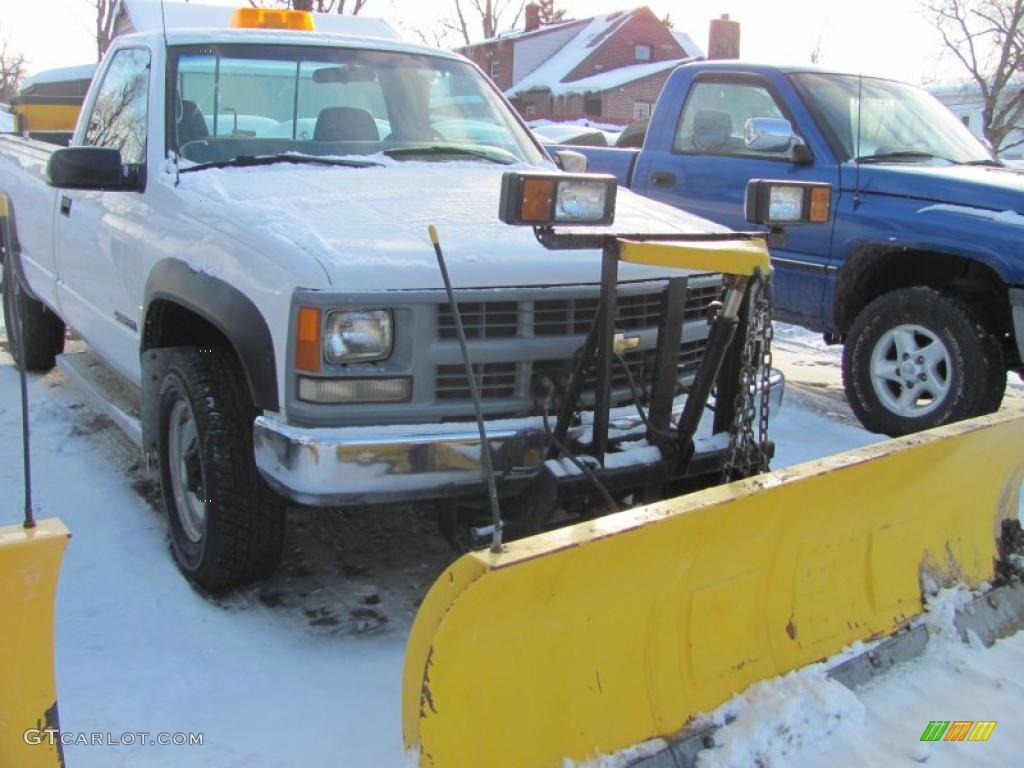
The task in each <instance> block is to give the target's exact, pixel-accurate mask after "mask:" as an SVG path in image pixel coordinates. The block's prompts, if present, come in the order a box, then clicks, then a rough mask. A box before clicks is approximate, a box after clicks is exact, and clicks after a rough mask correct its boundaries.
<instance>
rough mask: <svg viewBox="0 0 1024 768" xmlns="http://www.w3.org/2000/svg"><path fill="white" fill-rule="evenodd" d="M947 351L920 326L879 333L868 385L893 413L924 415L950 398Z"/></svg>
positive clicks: (950, 386)
mask: <svg viewBox="0 0 1024 768" xmlns="http://www.w3.org/2000/svg"><path fill="white" fill-rule="evenodd" d="M952 375H953V366H952V361H951V359H950V354H949V350H948V349H947V348H946V345H945V344H944V343H943V342H942V340H941V339H940V338H939V337H938V336H937V335H935V334H934V333H933V332H932V331H930V330H929V329H927V328H925V327H924V326H922V325H899V326H896V327H895V328H892V329H890V330H888V331H886V332H885V333H884V334H882V337H881V338H880V339H879V340H878V342H877V343H876V344H875V348H874V350H873V351H872V353H871V384H872V386H873V387H874V390H875V394H876V395H878V399H879V400H881V401H882V403H884V404H885V407H886V408H888V409H889V410H890V411H892V412H893V413H895V414H897V415H899V416H904V417H908V418H915V417H918V416H927V415H928V414H929V413H931V412H932V411H934V410H935V409H936V408H938V407H939V406H940V405H941V404H942V403H943V401H944V400H945V399H946V397H947V396H948V395H949V392H950V389H951V388H952V385H953V381H952Z"/></svg>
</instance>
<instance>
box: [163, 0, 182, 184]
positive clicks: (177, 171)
mask: <svg viewBox="0 0 1024 768" xmlns="http://www.w3.org/2000/svg"><path fill="white" fill-rule="evenodd" d="M160 27H161V29H162V31H163V33H164V56H166V55H167V53H168V52H169V51H170V50H171V45H170V43H168V42H167V14H166V13H164V0H160ZM174 103H175V105H177V103H178V100H177V98H175V100H174ZM174 118H175V119H174V122H173V123H171V125H173V126H174V128H173V130H174V141H173V142H172V143H171V147H172V148H173V149H174V186H178V185H179V184H181V169H180V167H179V162H178V161H179V155H178V119H177V118H178V115H177V107H175V115H174Z"/></svg>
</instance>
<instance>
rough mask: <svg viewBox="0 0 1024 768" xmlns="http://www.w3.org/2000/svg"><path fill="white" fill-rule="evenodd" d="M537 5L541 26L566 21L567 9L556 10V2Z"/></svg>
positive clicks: (540, 0) (543, 1)
mask: <svg viewBox="0 0 1024 768" xmlns="http://www.w3.org/2000/svg"><path fill="white" fill-rule="evenodd" d="M537 5H539V6H540V23H541V24H558V23H559V22H561V21H564V20H565V9H564V8H556V7H555V0H537ZM666 18H668V16H667V14H666Z"/></svg>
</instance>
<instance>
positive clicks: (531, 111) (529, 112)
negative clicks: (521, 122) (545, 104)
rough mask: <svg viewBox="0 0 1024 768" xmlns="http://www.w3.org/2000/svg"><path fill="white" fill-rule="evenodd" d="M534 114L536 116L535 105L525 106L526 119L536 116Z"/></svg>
mask: <svg viewBox="0 0 1024 768" xmlns="http://www.w3.org/2000/svg"><path fill="white" fill-rule="evenodd" d="M536 114H537V105H536V104H527V105H526V115H527V117H529V116H530V115H536Z"/></svg>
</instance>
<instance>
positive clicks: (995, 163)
mask: <svg viewBox="0 0 1024 768" xmlns="http://www.w3.org/2000/svg"><path fill="white" fill-rule="evenodd" d="M960 165H980V166H983V167H985V168H1005V167H1006V163H1004V162H1003V161H1002V160H968V161H967V162H965V163H960Z"/></svg>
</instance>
